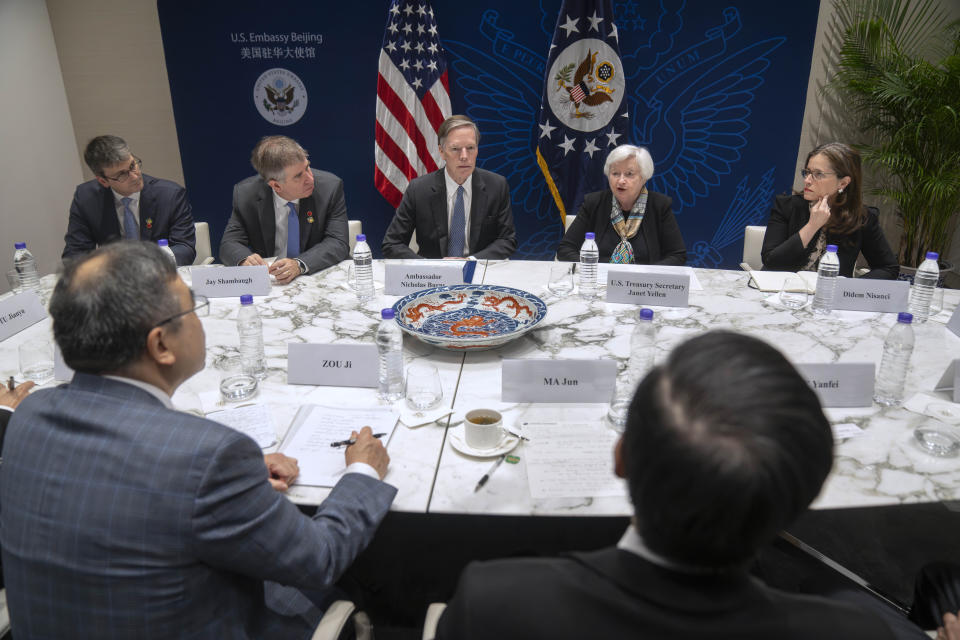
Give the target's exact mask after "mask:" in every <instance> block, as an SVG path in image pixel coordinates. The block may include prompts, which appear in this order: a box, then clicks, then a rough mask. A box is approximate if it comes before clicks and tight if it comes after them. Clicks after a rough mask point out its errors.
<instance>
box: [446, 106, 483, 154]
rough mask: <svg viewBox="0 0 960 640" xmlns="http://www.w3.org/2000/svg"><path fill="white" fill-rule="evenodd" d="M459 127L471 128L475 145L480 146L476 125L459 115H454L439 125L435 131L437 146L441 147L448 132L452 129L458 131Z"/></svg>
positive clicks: (478, 129)
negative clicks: (475, 140) (475, 141)
mask: <svg viewBox="0 0 960 640" xmlns="http://www.w3.org/2000/svg"><path fill="white" fill-rule="evenodd" d="M460 127H473V133H474V136H475V137H476V139H477V144H478V145H479V144H480V128H479V127H477V123H476V122H474V121H473V120H471V119H470V118H468V117H467V116H463V115H459V114H454V115H452V116H450V117H449V118H447V119H446V120H444V121H443V122H442V123H440V128H439V129H437V142H438V144H439V145H440V146H441V147H442V146H443V143H445V142H446V141H447V136H448V135H450V132H451V131H453V130H454V129H459V128H460Z"/></svg>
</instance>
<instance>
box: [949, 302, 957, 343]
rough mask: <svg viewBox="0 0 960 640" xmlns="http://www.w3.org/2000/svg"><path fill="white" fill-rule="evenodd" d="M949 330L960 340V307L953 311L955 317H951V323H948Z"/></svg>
mask: <svg viewBox="0 0 960 640" xmlns="http://www.w3.org/2000/svg"><path fill="white" fill-rule="evenodd" d="M947 329H950V331H952V332H953V335H955V336H957V337H958V338H960V305H958V306H957V308H956V309H954V310H953V315H952V316H950V321H949V322H947Z"/></svg>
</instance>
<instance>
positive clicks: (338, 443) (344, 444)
mask: <svg viewBox="0 0 960 640" xmlns="http://www.w3.org/2000/svg"><path fill="white" fill-rule="evenodd" d="M385 435H387V434H385V433H375V434H373V437H374V438H382V437H383V436H385ZM353 444H357V439H356V438H347V439H346V440H337V441H336V442H331V443H330V446H331V447H349V446H350V445H353Z"/></svg>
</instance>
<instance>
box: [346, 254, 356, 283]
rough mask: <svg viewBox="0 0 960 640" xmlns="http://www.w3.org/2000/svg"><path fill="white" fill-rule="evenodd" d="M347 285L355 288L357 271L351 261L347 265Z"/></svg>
mask: <svg viewBox="0 0 960 640" xmlns="http://www.w3.org/2000/svg"><path fill="white" fill-rule="evenodd" d="M347 286H348V287H350V288H351V289H356V288H357V273H356V270H355V269H354V267H353V261H352V260H351V261H350V264H349V265H347Z"/></svg>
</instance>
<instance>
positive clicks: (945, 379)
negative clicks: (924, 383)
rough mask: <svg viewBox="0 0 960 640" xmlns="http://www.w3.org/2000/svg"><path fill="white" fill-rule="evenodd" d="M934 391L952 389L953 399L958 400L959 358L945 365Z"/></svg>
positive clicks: (959, 393)
mask: <svg viewBox="0 0 960 640" xmlns="http://www.w3.org/2000/svg"><path fill="white" fill-rule="evenodd" d="M934 391H953V401H954V402H960V360H954V361H953V362H951V363H950V364H949V365H948V366H947V370H946V371H944V372H943V375H942V376H940V381H939V382H938V383H937V386H936V387H934Z"/></svg>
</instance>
